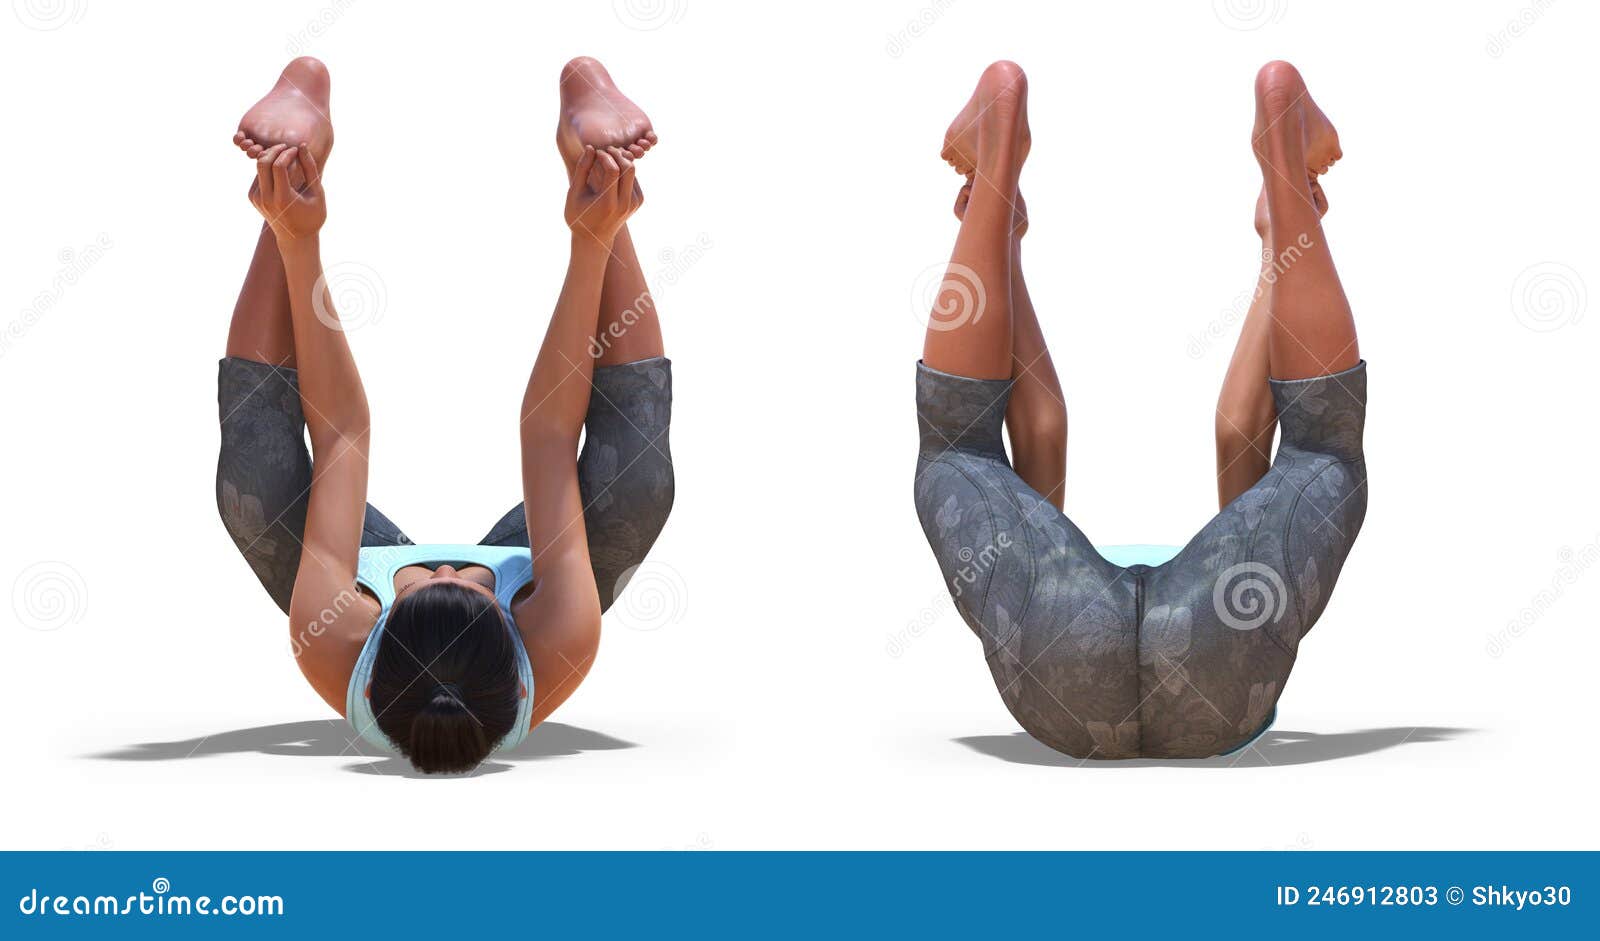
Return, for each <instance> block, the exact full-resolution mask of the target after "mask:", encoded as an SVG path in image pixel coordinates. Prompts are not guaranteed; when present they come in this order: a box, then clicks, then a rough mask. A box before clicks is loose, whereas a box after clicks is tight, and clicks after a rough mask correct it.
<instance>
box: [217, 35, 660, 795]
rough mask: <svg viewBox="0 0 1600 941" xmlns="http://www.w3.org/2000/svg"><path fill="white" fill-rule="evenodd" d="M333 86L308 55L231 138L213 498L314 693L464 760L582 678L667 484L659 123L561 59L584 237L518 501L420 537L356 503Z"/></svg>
mask: <svg viewBox="0 0 1600 941" xmlns="http://www.w3.org/2000/svg"><path fill="white" fill-rule="evenodd" d="M328 87H329V86H328V75H327V71H326V69H324V68H323V66H322V64H321V63H319V62H317V61H315V60H312V59H297V60H295V61H294V62H292V63H290V65H289V67H288V68H287V69H285V70H284V73H283V76H282V77H281V78H280V80H279V82H278V84H277V86H276V87H274V89H273V90H272V91H271V92H270V93H269V94H268V95H267V97H265V98H263V99H262V100H261V102H260V103H258V104H257V105H256V106H255V107H253V108H252V109H251V110H250V111H249V112H248V113H247V114H246V115H245V117H244V120H243V121H242V122H241V123H240V129H239V133H238V134H236V135H235V137H234V141H235V143H236V144H237V145H238V146H239V147H240V149H241V150H243V151H244V152H245V153H246V154H247V155H249V156H251V157H252V158H254V159H255V161H256V180H255V183H254V184H253V185H252V187H251V191H250V200H251V203H252V204H254V206H255V207H256V209H258V210H259V211H260V213H261V215H262V216H263V217H264V218H265V224H264V225H263V226H262V229H261V235H260V238H259V240H258V241H257V244H256V250H255V256H254V258H253V259H252V261H251V263H250V269H249V272H248V273H247V274H246V276H245V281H244V287H243V289H242V291H241V292H240V296H239V301H238V304H237V306H236V307H235V308H234V312H233V322H232V326H231V328H230V329H229V333H228V344H227V356H226V358H224V359H223V360H222V363H221V370H220V378H219V394H218V399H219V406H220V411H221V419H222V449H221V456H220V457H219V459H218V462H217V507H218V510H219V511H220V512H221V515H222V521H223V523H224V525H225V526H226V527H227V530H228V533H229V535H231V536H232V537H233V540H234V543H235V544H236V545H237V546H238V548H239V551H240V552H241V553H242V554H243V555H244V557H245V559H246V561H248V562H249V563H250V566H251V568H252V569H253V570H254V571H255V573H256V576H257V578H259V579H260V581H261V584H262V586H263V587H265V588H266V589H267V592H268V593H269V594H270V595H271V596H272V599H273V601H275V602H276V603H277V604H278V607H279V608H281V609H282V610H283V611H284V613H285V614H287V615H288V616H289V630H290V637H291V643H292V645H293V650H294V653H295V657H296V660H297V661H298V663H299V665H300V669H301V672H302V673H304V674H305V677H306V680H307V681H308V682H309V683H310V684H311V686H312V688H313V689H315V690H316V691H317V693H318V695H320V696H321V697H322V698H323V699H324V700H325V701H326V702H327V703H328V705H330V706H332V707H333V708H334V709H337V710H339V712H340V713H342V714H343V715H344V716H345V717H346V718H347V719H349V720H350V722H351V723H352V724H353V725H354V726H355V728H356V731H357V732H358V733H359V736H360V739H361V740H363V741H365V742H366V743H368V744H369V745H372V746H374V747H376V748H381V749H393V750H397V751H399V752H400V753H401V754H403V755H405V756H406V757H407V758H408V759H410V761H411V763H412V764H413V765H415V766H416V767H417V768H418V769H420V770H422V771H425V772H459V771H467V770H470V769H471V768H473V767H475V766H476V765H477V764H478V763H480V762H481V761H483V760H484V758H485V757H487V756H488V755H489V754H490V752H491V751H494V750H495V749H497V748H499V749H503V748H509V747H511V746H513V745H515V744H517V743H518V742H520V741H521V740H522V739H523V738H524V737H525V736H526V735H527V734H528V732H529V731H530V730H531V729H532V728H533V727H534V726H535V725H538V724H539V723H540V722H541V721H543V720H544V718H545V717H546V716H548V715H550V713H551V712H552V711H553V710H554V709H555V708H556V707H557V706H559V705H560V704H561V703H562V702H563V701H564V700H566V699H567V697H569V696H571V695H572V693H573V691H574V690H575V689H576V688H577V686H578V684H579V683H580V682H582V680H583V679H584V677H585V676H586V675H587V674H588V672H589V668H590V666H591V664H592V663H593V659H594V655H595V651H596V648H597V646H598V644H599V635H600V615H601V612H603V611H604V610H605V609H606V608H607V607H609V606H610V604H611V602H612V600H613V599H614V598H615V596H616V594H617V593H618V592H620V591H621V590H622V587H623V584H624V583H625V582H626V579H627V577H628V575H629V573H630V572H631V570H632V569H633V568H634V567H635V566H637V565H638V564H639V563H640V562H641V561H643V559H644V556H645V553H646V552H647V551H648V550H649V548H650V546H651V544H652V543H653V542H654V541H655V538H656V536H657V535H658V534H659V533H660V531H661V528H662V526H663V524H664V523H665V522H666V518H667V514H668V511H669V510H670V508H671V506H672V496H673V474H672V460H671V456H670V452H669V450H668V442H667V428H668V424H669V421H670V415H671V365H670V363H669V362H668V361H667V360H666V359H665V358H663V355H662V341H661V328H660V324H659V322H658V320H657V316H656V310H655V305H654V303H653V302H652V300H651V298H650V294H649V290H648V288H647V287H646V285H645V282H644V277H643V274H642V272H641V269H640V267H639V262H638V259H637V258H636V257H635V256H634V251H633V245H632V241H631V239H630V238H629V236H628V230H627V226H626V222H627V219H628V217H629V216H630V215H631V214H632V213H633V212H634V210H636V209H637V208H638V207H639V204H640V202H641V200H642V196H641V195H640V192H639V190H638V187H637V186H636V184H635V181H634V177H635V169H636V168H635V165H634V161H635V160H636V159H637V158H639V157H641V156H643V154H644V152H645V151H646V150H648V149H649V148H650V146H651V145H652V144H653V143H654V142H655V135H654V134H653V133H651V132H650V131H649V127H648V122H647V121H646V120H645V119H644V116H643V114H642V113H641V112H639V111H638V109H637V108H635V107H633V106H632V103H631V102H628V101H627V99H625V98H623V97H622V96H621V94H620V93H619V92H617V91H616V89H615V86H613V85H612V84H611V82H610V78H609V76H607V75H606V74H605V70H604V69H602V68H600V65H599V63H597V62H594V60H592V59H585V60H574V61H573V62H572V63H570V64H569V65H568V66H567V68H566V69H565V70H563V73H562V116H563V117H562V122H561V129H560V130H559V131H558V134H557V143H558V146H559V147H560V149H561V152H562V156H563V158H564V160H565V162H566V166H567V171H568V174H569V177H570V179H569V188H568V193H567V201H566V221H567V224H568V225H569V227H570V228H571V230H572V248H571V257H570V260H569V262H568V267H567V276H566V282H565V284H564V285H563V286H562V289H561V295H560V298H559V299H558V300H557V302H556V308H555V312H554V313H553V314H552V315H551V318H550V326H549V328H548V330H547V332H546V334H545V338H544V343H543V345H542V346H541V348H540V350H539V354H538V357H537V358H536V360H535V361H534V365H533V372H532V375H531V376H530V378H529V380H528V386H527V392H526V394H525V396H524V398H523V402H522V409H521V424H520V431H521V442H522V480H523V498H524V503H523V505H521V506H518V507H516V508H515V509H513V510H511V511H510V512H509V513H507V514H506V515H505V516H504V517H503V518H502V519H501V520H500V521H499V522H498V523H497V524H495V526H494V527H493V528H492V529H491V530H490V531H489V534H488V535H487V536H485V537H484V538H483V540H482V541H481V542H480V543H478V544H476V545H431V546H430V545H421V546H419V545H414V544H412V542H411V540H410V539H408V538H407V537H406V536H405V535H404V534H403V533H402V532H401V531H400V529H399V528H398V527H396V526H395V525H394V524H393V523H391V522H390V521H389V520H388V518H387V517H385V516H384V515H383V514H382V513H379V512H378V511H377V510H376V509H374V508H373V507H371V506H370V505H368V504H367V502H366V491H367V453H368V430H369V420H368V411H367V401H366V396H365V394H364V392H363V390H362V385H361V377H360V376H359V375H358V374H357V372H356V365H355V361H354V359H353V358H352V357H351V353H350V348H349V346H348V344H347V343H346V342H345V336H344V333H343V332H342V331H341V329H340V324H339V317H338V312H337V311H335V310H334V308H333V303H332V298H331V296H330V293H329V291H328V289H327V286H326V284H325V280H324V278H323V272H322V265H321V260H320V256H319V250H318V232H319V230H320V229H321V227H322V223H323V220H324V219H325V218H326V215H327V208H326V204H325V201H324V195H323V181H322V178H321V168H322V167H323V166H324V165H325V164H326V162H327V159H328V152H329V150H330V149H331V147H332V144H333V128H332V124H331V121H330V119H329V118H328ZM625 135H626V136H625ZM597 338H604V341H603V342H600V341H597ZM433 423H434V424H435V431H434V434H437V433H438V427H437V425H438V424H439V423H442V424H443V425H444V426H445V427H446V428H448V426H449V423H450V416H449V414H448V411H447V412H446V414H442V415H440V416H438V417H437V418H435V419H434V420H433ZM507 430H508V431H509V430H510V429H509V427H508V429H507ZM307 431H309V432H310V439H311V449H310V452H309V453H307V450H306V444H305V438H306V432H307ZM580 432H583V433H584V444H583V451H582V454H579V453H578V441H579V434H580ZM359 747H360V746H359V744H358V743H356V742H354V741H353V742H352V748H359Z"/></svg>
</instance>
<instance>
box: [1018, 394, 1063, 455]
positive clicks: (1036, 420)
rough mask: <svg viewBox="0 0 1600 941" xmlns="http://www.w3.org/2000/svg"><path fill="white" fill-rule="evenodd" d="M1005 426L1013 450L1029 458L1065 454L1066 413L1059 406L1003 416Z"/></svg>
mask: <svg viewBox="0 0 1600 941" xmlns="http://www.w3.org/2000/svg"><path fill="white" fill-rule="evenodd" d="M1006 423H1007V425H1008V426H1009V428H1010V430H1011V445H1012V447H1013V448H1014V449H1016V450H1018V451H1023V452H1027V453H1030V454H1065V453H1066V450H1067V409H1066V407H1065V406H1063V405H1061V404H1060V403H1051V405H1050V407H1046V408H1030V409H1026V410H1023V411H1021V412H1019V413H1018V414H1015V415H1007V416H1006Z"/></svg>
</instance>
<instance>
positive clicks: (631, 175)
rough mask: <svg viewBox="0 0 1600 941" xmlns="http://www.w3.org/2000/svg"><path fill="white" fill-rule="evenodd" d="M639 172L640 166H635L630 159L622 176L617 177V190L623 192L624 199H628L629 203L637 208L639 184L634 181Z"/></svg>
mask: <svg viewBox="0 0 1600 941" xmlns="http://www.w3.org/2000/svg"><path fill="white" fill-rule="evenodd" d="M638 173H639V168H638V167H635V166H634V165H633V161H631V160H630V161H628V165H627V166H626V167H624V168H623V170H622V176H620V177H618V178H617V192H619V193H621V194H622V197H623V199H626V200H628V205H630V206H633V207H635V208H637V207H638V200H639V194H638V189H639V186H638V184H637V183H635V182H634V179H635V178H636V177H637V176H638Z"/></svg>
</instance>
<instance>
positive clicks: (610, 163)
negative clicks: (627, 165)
mask: <svg viewBox="0 0 1600 941" xmlns="http://www.w3.org/2000/svg"><path fill="white" fill-rule="evenodd" d="M595 161H596V162H597V163H598V164H599V165H600V188H601V189H602V190H609V189H612V188H613V187H615V186H616V185H617V178H618V177H620V176H621V175H622V167H621V166H619V165H618V164H617V160H616V158H615V157H613V156H611V155H610V154H608V153H604V152H602V151H596V152H595Z"/></svg>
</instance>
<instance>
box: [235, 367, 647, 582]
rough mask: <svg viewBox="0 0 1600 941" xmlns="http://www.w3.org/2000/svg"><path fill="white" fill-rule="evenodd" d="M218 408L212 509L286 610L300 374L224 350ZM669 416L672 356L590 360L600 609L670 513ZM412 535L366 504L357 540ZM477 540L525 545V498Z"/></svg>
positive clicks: (593, 554)
mask: <svg viewBox="0 0 1600 941" xmlns="http://www.w3.org/2000/svg"><path fill="white" fill-rule="evenodd" d="M217 405H218V408H219V411H220V415H221V421H222V448H221V452H220V454H219V456H218V458H217V510H218V512H219V513H220V514H221V515H222V522H223V525H224V526H225V527H226V528H227V530H228V535H230V536H232V537H233V542H234V545H235V546H237V547H238V549H239V552H240V554H242V555H243V556H244V558H245V561H247V562H249V563H250V568H251V570H252V571H254V572H255V574H256V578H258V579H259V580H260V581H261V586H262V587H263V588H265V589H266V590H267V593H268V594H270V595H271V596H272V600H273V601H275V602H277V605H278V607H279V608H281V609H283V612H284V613H285V614H287V613H288V612H289V599H290V598H291V597H292V596H293V594H294V580H295V574H296V573H297V572H298V571H299V568H300V544H301V539H302V538H303V536H304V535H305V527H306V506H307V503H308V501H309V499H310V495H311V452H310V451H309V450H308V449H307V448H306V436H305V430H306V422H305V415H304V413H303V412H302V411H301V406H300V383H299V376H298V374H297V373H296V372H295V370H293V369H284V368H282V367H275V366H271V365H268V364H266V363H258V362H255V361H253V360H247V359H239V358H236V357H227V358H225V359H223V360H222V363H221V365H220V366H219V369H218V376H217ZM671 422H672V363H671V362H670V361H669V360H667V359H665V358H661V357H657V358H655V359H645V360H639V361H637V362H632V363H623V364H621V365H617V366H601V367H597V368H596V369H595V371H594V389H593V391H592V392H591V393H590V396H589V411H588V413H587V415H586V416H585V417H584V444H583V450H582V452H581V453H580V454H579V455H578V487H579V490H580V491H581V494H582V497H583V522H584V529H585V531H586V533H587V536H588V540H589V559H590V563H591V564H592V566H593V569H594V580H595V587H596V588H597V589H598V590H599V592H600V606H601V610H602V611H603V610H605V609H607V608H609V607H611V604H612V602H613V601H615V600H616V596H617V595H618V594H619V593H620V592H621V590H622V588H623V586H624V585H625V583H626V578H627V576H628V575H629V573H630V572H631V571H632V570H633V569H634V568H635V567H636V566H638V565H639V563H641V562H643V561H644V557H645V554H646V553H647V552H649V550H650V546H651V545H653V544H654V543H655V540H656V536H658V535H660V533H661V528H662V526H664V525H665V524H666V521H667V515H668V513H669V512H670V511H671V510H672V498H673V474H672V452H671V450H670V449H669V446H668V440H667V438H668V435H667V431H668V427H669V425H670V424H671ZM551 459H552V460H561V459H569V458H566V457H565V456H564V455H552V458H551ZM410 543H411V540H410V539H409V538H407V536H406V534H405V533H404V532H402V531H401V529H400V527H398V526H396V525H395V524H394V523H393V522H391V521H390V520H389V518H388V517H387V516H384V515H383V514H382V513H380V512H378V510H377V509H376V508H374V507H373V506H372V505H371V504H368V505H367V509H366V519H365V522H364V524H363V527H362V533H361V545H362V546H394V545H408V544H410ZM480 543H481V544H482V545H491V546H527V545H528V524H527V517H526V516H525V514H524V513H523V508H522V504H520V503H519V504H517V505H516V506H515V507H513V508H512V509H511V510H509V511H508V512H507V513H506V514H505V515H504V516H503V517H501V519H500V521H499V522H498V523H496V524H495V525H494V527H493V528H491V529H490V530H489V534H488V535H486V536H485V537H484V538H483V539H482V540H480Z"/></svg>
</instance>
